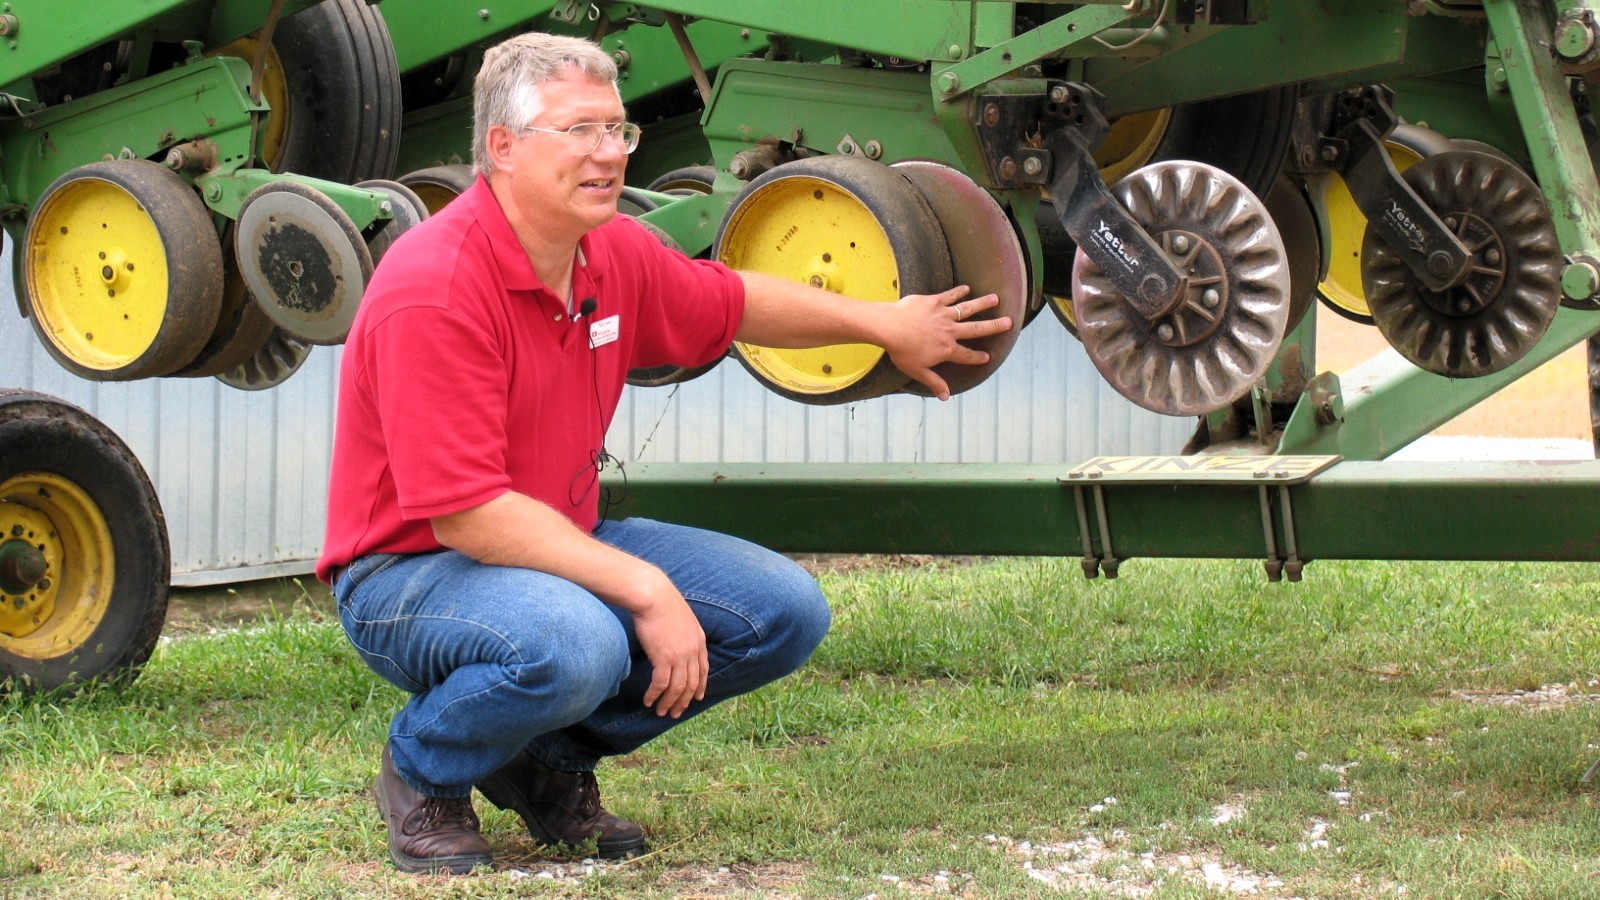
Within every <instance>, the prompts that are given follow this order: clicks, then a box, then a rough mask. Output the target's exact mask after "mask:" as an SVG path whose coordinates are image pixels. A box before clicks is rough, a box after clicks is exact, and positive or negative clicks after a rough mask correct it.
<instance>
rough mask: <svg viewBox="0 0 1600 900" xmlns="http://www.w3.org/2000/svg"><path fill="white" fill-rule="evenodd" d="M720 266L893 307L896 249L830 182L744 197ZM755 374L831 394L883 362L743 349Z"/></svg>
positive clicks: (802, 179) (795, 179)
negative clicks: (771, 276)
mask: <svg viewBox="0 0 1600 900" xmlns="http://www.w3.org/2000/svg"><path fill="white" fill-rule="evenodd" d="M720 257H721V260H722V262H724V263H726V264H728V265H729V266H732V267H733V268H735V269H746V270H750V271H755V272H763V273H766V274H769V275H776V276H778V277H781V278H788V279H790V280H792V281H800V282H805V283H808V284H811V285H813V286H815V287H820V288H822V289H824V290H828V291H833V292H835V293H840V294H848V295H850V296H852V297H858V298H860V299H863V300H873V301H880V302H886V303H888V302H894V301H896V300H899V299H900V282H899V275H898V272H899V270H898V268H897V263H896V259H895V252H894V248H893V247H892V246H891V244H890V239H889V236H888V234H887V233H886V232H885V231H884V229H883V227H882V225H881V224H879V222H878V220H877V217H876V216H875V215H874V214H873V212H872V211H871V210H870V209H869V208H868V207H867V204H866V203H865V202H863V201H862V200H861V198H859V197H857V196H856V195H855V194H853V193H851V192H850V191H848V190H846V189H844V188H842V187H840V186H839V185H836V184H833V183H832V182H829V181H826V180H823V179H820V178H813V177H809V176H804V175H795V176H791V177H788V178H780V179H776V180H774V181H771V182H769V183H767V184H766V185H763V186H762V187H760V188H758V189H757V190H756V191H754V192H752V193H751V194H750V195H749V196H748V197H746V198H745V199H744V200H743V201H742V202H741V203H740V205H739V208H738V209H736V210H735V211H734V212H733V214H732V215H731V217H730V218H729V220H728V223H727V227H726V229H725V230H724V233H723V241H722V249H721V253H720ZM739 352H740V353H741V354H742V355H743V356H744V358H745V361H746V362H747V363H749V364H750V366H751V367H752V368H754V369H756V370H757V371H758V372H760V373H761V374H762V376H763V377H765V378H767V379H768V380H770V381H771V382H772V383H774V384H776V385H779V386H781V387H783V388H786V389H788V390H791V391H794V392H796V393H802V394H828V393H832V392H835V391H838V390H840V389H842V388H845V387H848V386H850V385H852V384H854V383H856V382H857V381H860V380H861V379H862V378H864V377H865V376H866V375H867V374H868V373H869V372H871V371H872V369H873V367H874V366H876V365H877V364H878V361H879V360H881V359H882V358H883V349H882V348H880V347H875V346H873V345H871V344H835V345H832V346H828V347H817V348H814V349H808V350H778V349H772V348H769V347H757V346H753V345H750V344H743V343H741V344H739Z"/></svg>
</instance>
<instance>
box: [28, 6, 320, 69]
mask: <svg viewBox="0 0 1600 900" xmlns="http://www.w3.org/2000/svg"><path fill="white" fill-rule="evenodd" d="M317 2H320V0H285V2H284V6H283V13H282V14H283V15H284V16H288V15H292V14H294V13H296V12H298V11H300V10H302V9H304V8H306V7H308V6H313V5H315V4H316V3H317ZM66 5H67V4H64V3H63V0H7V3H6V7H5V14H6V15H9V16H12V17H13V18H14V20H15V26H14V27H12V28H11V33H9V34H4V35H0V85H14V84H15V83H17V82H20V81H22V80H23V79H26V78H29V77H31V76H33V75H34V74H36V73H39V72H43V71H46V70H48V69H50V68H51V67H52V66H55V65H57V64H59V63H61V62H63V61H65V60H67V59H70V58H72V57H73V56H76V55H78V54H79V53H82V52H83V51H85V50H88V49H91V48H93V47H97V46H99V45H100V44H103V43H105V42H107V41H111V40H119V39H128V38H130V37H131V36H132V35H134V34H135V33H136V32H147V33H151V34H154V35H156V36H158V37H159V39H161V40H167V41H178V40H194V41H200V42H201V43H202V44H203V45H204V46H205V47H208V48H209V47H220V46H222V45H223V44H226V43H228V42H229V41H232V40H233V39H235V38H238V37H241V36H243V35H246V34H249V33H251V32H253V31H256V30H257V29H259V28H260V27H261V25H262V23H263V22H265V21H266V18H267V12H268V10H269V9H270V8H271V5H272V0H95V2H94V3H93V4H92V6H91V5H85V7H84V8H83V9H82V10H69V9H65V8H64V6H66Z"/></svg>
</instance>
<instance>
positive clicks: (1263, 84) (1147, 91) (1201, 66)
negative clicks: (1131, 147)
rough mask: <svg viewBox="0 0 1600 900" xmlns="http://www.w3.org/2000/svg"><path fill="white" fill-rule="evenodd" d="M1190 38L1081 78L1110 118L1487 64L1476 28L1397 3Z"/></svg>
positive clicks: (1373, 1) (1278, 2)
mask: <svg viewBox="0 0 1600 900" xmlns="http://www.w3.org/2000/svg"><path fill="white" fill-rule="evenodd" d="M1187 32H1188V33H1186V34H1178V33H1177V30H1176V29H1167V36H1168V46H1169V48H1170V52H1166V53H1162V54H1161V55H1159V56H1152V57H1149V58H1143V59H1114V58H1109V57H1105V56H1098V55H1097V56H1095V57H1093V58H1090V59H1087V60H1086V61H1085V63H1084V67H1083V72H1084V78H1085V80H1087V81H1089V83H1091V84H1093V85H1095V87H1097V88H1098V89H1100V90H1101V91H1102V92H1104V93H1105V95H1106V98H1107V106H1106V109H1107V112H1108V113H1109V114H1110V115H1113V116H1117V115H1123V114H1125V113H1128V112H1133V111H1136V110H1141V109H1154V108H1158V107H1162V106H1173V105H1177V104H1181V103H1188V102H1191V101H1195V100H1203V99H1207V98H1210V97H1221V96H1226V95H1229V94H1237V93H1244V92H1246V91H1253V90H1260V89H1263V88H1267V87H1275V86H1277V85H1281V84H1287V83H1300V82H1304V83H1306V84H1307V91H1308V92H1309V91H1326V90H1336V89H1341V88H1344V87H1351V86H1356V85H1362V84H1372V83H1375V82H1384V81H1390V80H1395V79H1400V78H1411V77H1416V76H1419V75H1425V74H1431V73H1437V72H1450V71H1457V70H1460V69H1469V68H1475V67H1477V66H1480V65H1482V63H1483V57H1482V53H1483V50H1482V26H1481V24H1479V23H1475V22H1473V21H1471V20H1461V19H1453V18H1444V17H1440V16H1414V15H1412V14H1411V12H1410V10H1409V9H1408V8H1407V5H1406V4H1405V3H1402V2H1395V0H1347V2H1341V3H1304V2H1300V0H1274V2H1272V3H1270V4H1269V5H1268V7H1267V13H1266V19H1265V20H1264V21H1262V22H1260V23H1259V24H1255V25H1247V26H1231V27H1220V28H1219V27H1213V28H1201V27H1198V26H1196V27H1194V28H1192V29H1187ZM1287 69H1292V72H1291V71H1286V70H1287Z"/></svg>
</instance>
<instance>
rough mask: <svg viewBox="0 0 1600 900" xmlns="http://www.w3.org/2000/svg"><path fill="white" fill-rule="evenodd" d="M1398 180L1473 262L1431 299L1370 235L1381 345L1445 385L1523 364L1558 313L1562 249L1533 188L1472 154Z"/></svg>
mask: <svg viewBox="0 0 1600 900" xmlns="http://www.w3.org/2000/svg"><path fill="white" fill-rule="evenodd" d="M1402 177H1404V178H1405V180H1406V183H1407V184H1409V185H1411V187H1412V188H1413V189H1414V190H1415V191H1416V192H1417V194H1418V195H1419V196H1420V197H1421V198H1422V200H1423V202H1425V203H1427V204H1428V207H1429V208H1430V209H1432V210H1433V211H1434V212H1436V213H1438V215H1439V217H1440V218H1442V219H1444V223H1445V226H1446V227H1448V228H1449V229H1450V230H1451V231H1452V232H1454V233H1455V235H1456V237H1458V238H1460V239H1461V241H1462V243H1464V244H1466V245H1467V249H1468V251H1469V252H1471V254H1472V258H1471V261H1470V262H1469V264H1468V271H1467V274H1466V278H1465V279H1464V280H1463V281H1462V282H1461V283H1460V284H1459V285H1457V286H1455V287H1452V288H1449V289H1447V290H1445V291H1442V292H1434V291H1430V290H1428V289H1426V288H1424V287H1423V286H1422V285H1421V284H1420V283H1418V279H1417V277H1416V276H1415V275H1414V274H1413V273H1412V271H1411V269H1410V268H1409V267H1408V266H1407V265H1406V264H1405V261H1404V260H1403V259H1401V257H1400V255H1399V254H1397V253H1395V252H1394V251H1393V250H1391V249H1390V248H1389V245H1388V244H1387V243H1385V242H1384V241H1383V239H1382V238H1380V237H1378V233H1377V231H1376V230H1374V229H1370V228H1369V229H1368V230H1367V237H1366V241H1365V242H1364V243H1363V244H1362V247H1361V260H1362V276H1363V278H1364V280H1365V282H1366V292H1367V299H1368V302H1369V303H1370V305H1371V307H1372V317H1373V319H1374V320H1376V321H1377V323H1378V330H1379V331H1380V332H1382V333H1383V337H1384V339H1385V340H1387V341H1388V342H1389V346H1391V347H1393V348H1394V349H1395V350H1396V351H1397V352H1398V353H1399V354H1400V355H1401V356H1404V357H1405V358H1406V359H1408V360H1410V361H1411V362H1412V363H1414V364H1416V365H1417V366H1418V367H1419V368H1422V369H1424V370H1426V371H1429V372H1432V373H1434V374H1436V375H1443V376H1445V377H1447V378H1474V377H1478V376H1482V375H1489V374H1492V373H1494V372H1498V371H1500V370H1501V369H1504V368H1505V367H1506V366H1509V365H1511V364H1512V363H1514V362H1516V361H1517V360H1519V359H1521V358H1522V357H1524V356H1526V355H1527V354H1528V351H1530V350H1532V349H1533V347H1534V345H1535V344H1537V343H1538V342H1539V339H1540V338H1541V337H1543V336H1544V333H1545V331H1547V330H1548V329H1549V328H1550V323H1551V322H1552V321H1554V320H1555V316H1556V312H1557V311H1558V310H1559V309H1560V307H1561V266H1562V259H1561V246H1560V244H1559V243H1558V241H1557V239H1556V230H1555V223H1554V222H1553V221H1552V220H1551V218H1550V209H1549V207H1548V206H1547V205H1546V204H1545V200H1544V194H1543V193H1542V192H1541V191H1540V190H1539V186H1538V185H1537V184H1534V182H1533V179H1532V178H1530V177H1528V175H1527V173H1525V172H1523V171H1522V170H1521V169H1519V168H1517V167H1516V166H1515V165H1514V164H1512V163H1510V162H1507V161H1506V160H1504V159H1500V158H1498V157H1495V156H1491V155H1489V154H1487V153H1480V152H1477V151H1475V150H1449V151H1446V152H1444V153H1440V154H1437V155H1435V156H1430V157H1428V158H1427V159H1424V160H1422V161H1421V162H1419V163H1417V164H1416V165H1414V166H1412V167H1411V168H1410V169H1407V170H1406V171H1405V173H1404V175H1403V176H1402Z"/></svg>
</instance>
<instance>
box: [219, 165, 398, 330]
mask: <svg viewBox="0 0 1600 900" xmlns="http://www.w3.org/2000/svg"><path fill="white" fill-rule="evenodd" d="M234 254H235V257H236V259H237V260H238V263H239V274H240V275H241V276H243V278H244V283H245V286H246V287H248V288H249V289H250V294H251V296H253V297H255V299H256V302H257V303H258V304H260V305H261V309H262V310H263V311H264V312H265V313H266V314H267V317H268V318H270V319H272V321H273V322H274V323H276V324H277V326H278V327H279V328H281V329H283V330H284V331H286V332H288V333H289V334H290V335H293V336H294V337H296V338H298V339H299V340H301V341H305V342H307V343H311V344H337V343H340V342H341V341H343V340H344V337H345V335H347V334H349V333H350V325H351V323H352V322H354V321H355V317H356V309H357V308H358V307H359V306H360V305H361V294H362V293H363V292H364V291H365V290H366V288H367V280H368V279H369V278H371V277H372V253H371V251H370V250H368V249H367V242H366V240H365V239H363V238H362V236H361V232H360V230H359V229H357V228H356V226H355V222H353V221H351V219H350V216H349V215H348V214H347V213H345V211H344V210H342V209H340V208H339V205H338V204H336V203H334V202H333V201H332V200H331V199H329V198H328V195H326V194H324V193H322V192H321V191H319V190H317V189H316V188H313V187H310V186H309V185H304V184H300V183H299V182H295V181H275V182H272V183H270V184H265V185H262V186H261V187H259V188H256V189H255V190H254V191H252V192H251V193H250V196H248V197H246V198H245V200H244V204H243V206H241V207H240V209H239V219H238V225H237V228H236V229H235V232H234Z"/></svg>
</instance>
